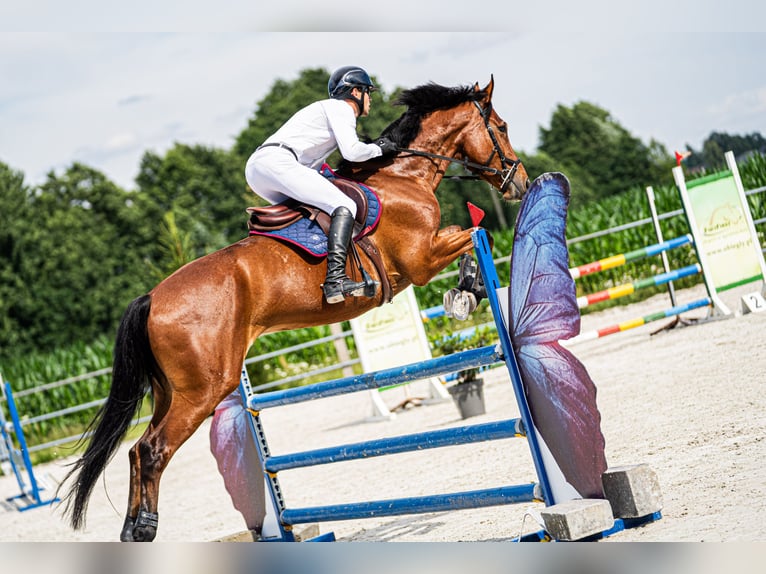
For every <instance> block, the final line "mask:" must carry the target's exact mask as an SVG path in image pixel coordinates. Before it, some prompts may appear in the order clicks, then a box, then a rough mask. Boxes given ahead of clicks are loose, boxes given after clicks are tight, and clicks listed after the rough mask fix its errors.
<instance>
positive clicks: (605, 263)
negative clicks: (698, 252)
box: [569, 234, 692, 279]
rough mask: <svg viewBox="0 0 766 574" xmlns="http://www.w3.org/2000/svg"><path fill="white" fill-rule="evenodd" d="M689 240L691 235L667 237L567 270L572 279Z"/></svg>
mask: <svg viewBox="0 0 766 574" xmlns="http://www.w3.org/2000/svg"><path fill="white" fill-rule="evenodd" d="M691 242H692V236H691V235H689V234H687V235H683V236H681V237H676V238H674V239H668V240H667V241H663V242H662V243H656V244H654V245H650V246H648V247H642V248H641V249H636V250H635V251H629V252H628V253H620V254H619V255H612V256H611V257H606V258H604V259H599V260H598V261H593V262H591V263H586V264H585V265H580V266H579V267H573V268H571V269H570V270H569V273H570V275H572V279H579V278H580V277H583V276H585V275H590V274H591V273H596V272H598V271H604V270H605V269H612V268H614V267H619V266H620V265H625V264H626V263H630V262H631V261H636V260H638V259H642V258H644V257H649V256H651V255H657V254H659V253H663V252H665V251H669V250H671V249H675V248H676V247H681V246H682V245H686V244H687V243H691Z"/></svg>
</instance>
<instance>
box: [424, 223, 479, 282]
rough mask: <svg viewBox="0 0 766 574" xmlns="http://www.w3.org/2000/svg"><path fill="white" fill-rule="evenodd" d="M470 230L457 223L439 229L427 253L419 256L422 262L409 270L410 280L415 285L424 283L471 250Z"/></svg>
mask: <svg viewBox="0 0 766 574" xmlns="http://www.w3.org/2000/svg"><path fill="white" fill-rule="evenodd" d="M471 231H472V230H471V229H461V228H460V227H459V226H457V225H451V226H449V227H445V228H444V229H441V230H439V232H438V233H437V234H436V235H435V236H434V237H433V239H432V241H431V245H430V249H429V251H428V253H426V254H424V257H422V258H421V261H422V263H423V264H422V265H418V266H417V267H416V268H414V269H412V270H411V279H412V282H413V283H414V284H415V285H425V284H426V283H428V282H429V281H430V280H431V279H433V278H434V277H435V276H436V274H437V273H439V272H440V271H442V270H443V269H444V268H445V267H447V265H449V264H450V263H452V262H453V261H455V260H456V259H457V258H458V257H460V256H461V255H462V254H463V253H468V252H469V251H471V249H473V240H472V239H471Z"/></svg>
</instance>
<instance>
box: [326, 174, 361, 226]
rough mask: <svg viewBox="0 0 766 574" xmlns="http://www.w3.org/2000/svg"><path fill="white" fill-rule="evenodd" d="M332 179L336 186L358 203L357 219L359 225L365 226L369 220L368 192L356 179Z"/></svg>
mask: <svg viewBox="0 0 766 574" xmlns="http://www.w3.org/2000/svg"><path fill="white" fill-rule="evenodd" d="M331 181H332V183H334V184H335V187H337V188H338V189H339V190H341V191H342V192H343V193H345V194H346V195H347V196H348V197H349V198H350V199H351V200H352V201H353V202H354V203H355V204H356V217H355V220H356V222H357V223H358V224H359V225H362V226H364V224H365V221H366V220H367V207H368V202H367V194H366V193H365V192H364V190H363V189H362V188H361V187H359V184H358V183H356V182H354V181H351V180H348V179H341V178H335V179H333V180H331Z"/></svg>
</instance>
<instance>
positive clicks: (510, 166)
mask: <svg viewBox="0 0 766 574" xmlns="http://www.w3.org/2000/svg"><path fill="white" fill-rule="evenodd" d="M473 103H474V105H475V106H476V109H478V110H479V113H480V114H481V117H482V119H483V120H484V127H486V128H487V132H488V133H489V139H491V140H492V146H493V147H494V149H493V150H492V153H491V154H490V156H489V159H488V160H487V161H485V162H484V164H485V166H484V167H483V168H482V170H483V171H485V172H488V173H492V174H493V175H499V176H502V178H503V181H502V183H501V184H500V193H505V190H506V189H508V185H509V184H510V183H511V182H512V181H513V178H514V177H515V176H516V170H518V168H519V164H520V163H521V160H520V159H518V158H517V159H513V160H512V159H508V158H507V157H505V154H504V153H503V150H502V149H500V143H499V142H498V141H497V136H495V130H493V129H492V126H491V125H489V116H490V114H491V113H492V104H491V103H490V104H489V106H487V108H486V109H482V107H481V106H480V105H479V102H476V101H474V102H473ZM495 154H497V157H498V158H499V159H500V165H501V166H502V168H501V169H500V170H499V171H498V170H497V169H495V168H493V167H489V164H490V162H491V161H492V158H494V157H495ZM519 191H521V190H519Z"/></svg>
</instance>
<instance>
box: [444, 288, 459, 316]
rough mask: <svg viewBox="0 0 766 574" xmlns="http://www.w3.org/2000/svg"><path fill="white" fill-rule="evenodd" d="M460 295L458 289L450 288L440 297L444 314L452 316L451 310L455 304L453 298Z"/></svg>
mask: <svg viewBox="0 0 766 574" xmlns="http://www.w3.org/2000/svg"><path fill="white" fill-rule="evenodd" d="M459 295H460V291H459V290H458V289H450V290H449V291H447V292H446V293H445V294H444V296H443V297H442V307H444V316H445V317H452V310H453V307H454V306H455V298H456V297H457V296H459Z"/></svg>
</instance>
